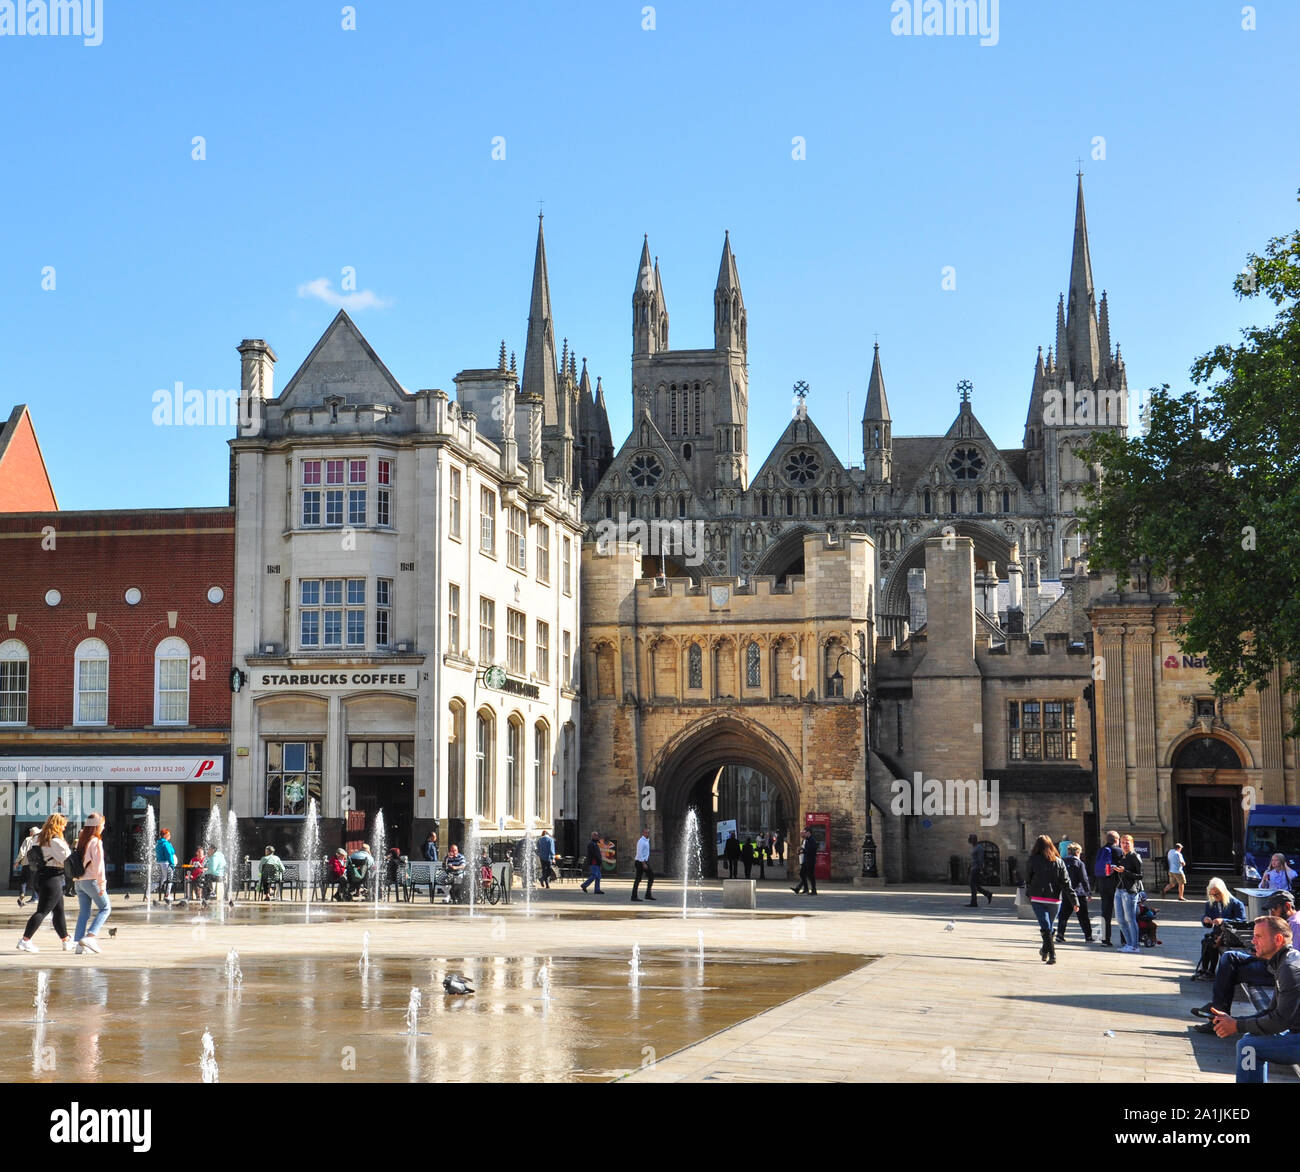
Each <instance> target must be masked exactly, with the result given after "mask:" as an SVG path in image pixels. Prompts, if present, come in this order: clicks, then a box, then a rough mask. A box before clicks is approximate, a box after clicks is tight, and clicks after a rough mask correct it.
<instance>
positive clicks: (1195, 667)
mask: <svg viewBox="0 0 1300 1172" xmlns="http://www.w3.org/2000/svg"><path fill="white" fill-rule="evenodd" d="M1160 657H1161V658H1160V666H1161V670H1162V672H1163V673H1164V674H1166V675H1177V676H1181V675H1189V674H1191V673H1192V672H1207V671H1209V670H1210V660H1209V657H1208V656H1205V655H1188V654H1187V652H1185V651H1180V650H1179V648H1178V645H1177V644H1176V643H1165V644H1162V645H1161V648H1160Z"/></svg>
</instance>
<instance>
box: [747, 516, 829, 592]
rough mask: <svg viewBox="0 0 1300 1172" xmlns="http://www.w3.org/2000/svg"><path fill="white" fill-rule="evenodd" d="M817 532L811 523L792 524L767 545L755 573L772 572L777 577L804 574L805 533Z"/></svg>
mask: <svg viewBox="0 0 1300 1172" xmlns="http://www.w3.org/2000/svg"><path fill="white" fill-rule="evenodd" d="M815 532H816V530H815V529H813V527H812V526H811V525H803V524H800V525H792V526H791V527H790V528H789V529H787V530H786V531H785V532H784V533H782V534H781V536H780V538H779V539H778V540H776V541H774V542H773V543H772V544H771V545H769V546H768V547H767V550H766V551H765V552H764V554H763V556H762V558H761V559H760V560H759V562H758V564H757V565H756V566H755V567H754V573H755V574H771V575H773V576H774V577H776V578H777V579H781V578H788V577H789V576H791V575H794V574H802V573H803V539H804V535H805V534H808V533H815Z"/></svg>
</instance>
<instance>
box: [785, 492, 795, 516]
mask: <svg viewBox="0 0 1300 1172" xmlns="http://www.w3.org/2000/svg"><path fill="white" fill-rule="evenodd" d="M785 515H786V516H787V517H793V516H794V493H792V492H787V493H786V494H785Z"/></svg>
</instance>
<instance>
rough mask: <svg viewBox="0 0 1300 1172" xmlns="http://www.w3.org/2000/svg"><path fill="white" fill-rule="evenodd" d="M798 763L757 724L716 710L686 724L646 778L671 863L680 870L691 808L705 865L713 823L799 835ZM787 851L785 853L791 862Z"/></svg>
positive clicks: (746, 831) (746, 832)
mask: <svg viewBox="0 0 1300 1172" xmlns="http://www.w3.org/2000/svg"><path fill="white" fill-rule="evenodd" d="M799 779H800V765H799V762H798V760H797V759H796V758H795V756H794V754H793V753H791V751H790V749H789V748H788V747H787V746H786V745H785V744H784V743H782V741H781V740H780V739H779V738H777V737H776V736H775V735H774V734H773V733H772V732H771V731H770V730H768V729H766V728H764V727H763V726H762V725H761V724H759V723H758V722H757V721H754V720H750V719H747V718H745V717H743V716H740V715H738V714H730V713H719V714H714V715H710V716H706V717H703V718H702V719H700V720H697V721H695V722H694V723H692V724H690V725H688V726H687V727H686V728H684V729H682V730H681V731H680V732H679V733H678V734H677V735H676V736H674V737H673V738H672V739H671V740H670V741H669V742H668V743H667V744H665V745H664V746H663V747H662V749H660V751H659V753H658V754H657V755H656V757H655V759H654V762H653V764H652V765H651V767H650V769H649V771H648V772H647V775H646V784H647V785H649V786H651V787H652V792H653V793H654V795H655V802H656V804H657V806H658V813H659V817H660V825H661V826H662V828H663V829H662V835H663V843H664V856H665V859H666V861H667V864H668V867H669V868H670V869H671V870H672V871H673V872H675V873H677V874H680V873H681V870H682V847H683V834H684V830H685V826H686V816H687V812H688V811H689V810H691V809H692V808H694V810H695V812H696V815H697V817H698V818H699V824H700V834H701V837H702V839H703V847H704V858H705V866H706V867H708V866H709V865H710V863H709V860H710V859H711V858H712V855H711V853H710V849H711V843H712V840H713V834H714V826H715V824H716V823H717V822H718V821H727V820H729V819H734V820H735V821H736V823H737V829H738V832H739V837H740V840H741V841H742V842H743V841H744V840H745V837H746V835H749V834H753V835H757V834H758V833H759V832H762V831H770V832H772V833H780V832H782V831H784V838H785V841H786V842H789V841H790V839H791V837H795V838H797V825H798V822H797V820H798V819H799V817H800V805H799ZM789 857H790V856H789V852H787V853H786V858H787V859H788V858H789Z"/></svg>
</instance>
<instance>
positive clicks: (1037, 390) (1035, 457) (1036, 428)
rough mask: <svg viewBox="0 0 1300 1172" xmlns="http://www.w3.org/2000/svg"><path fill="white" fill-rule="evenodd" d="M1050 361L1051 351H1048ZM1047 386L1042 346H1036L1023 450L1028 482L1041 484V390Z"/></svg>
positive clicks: (1042, 402) (1042, 403)
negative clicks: (1025, 455)
mask: <svg viewBox="0 0 1300 1172" xmlns="http://www.w3.org/2000/svg"><path fill="white" fill-rule="evenodd" d="M1048 358H1049V363H1050V358H1051V351H1050V350H1049V351H1048ZM1046 387H1047V366H1045V365H1044V364H1043V348H1042V347H1041V346H1039V347H1038V361H1037V362H1035V363H1034V385H1033V387H1032V388H1031V389H1030V391H1029V414H1028V415H1026V416H1025V451H1026V452H1027V453H1028V455H1029V461H1028V464H1029V483H1030V484H1036V483H1037V484H1041V483H1042V480H1043V410H1044V398H1043V392H1044V391H1045V390H1046Z"/></svg>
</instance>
